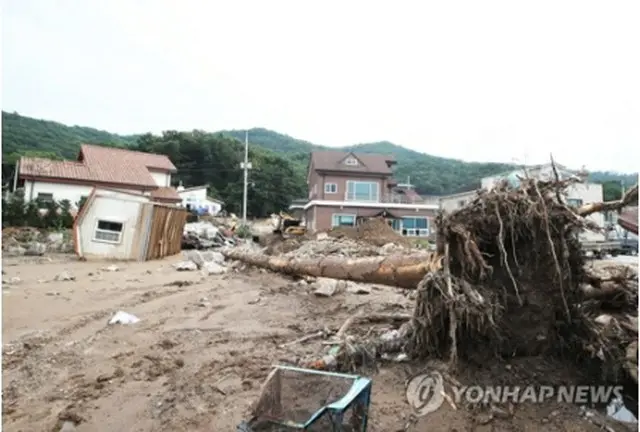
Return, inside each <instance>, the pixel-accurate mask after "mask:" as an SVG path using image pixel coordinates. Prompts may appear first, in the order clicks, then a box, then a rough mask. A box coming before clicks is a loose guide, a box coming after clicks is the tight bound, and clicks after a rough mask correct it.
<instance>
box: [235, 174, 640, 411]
mask: <svg viewBox="0 0 640 432" xmlns="http://www.w3.org/2000/svg"><path fill="white" fill-rule="evenodd" d="M578 181H579V180H578V179H575V178H572V179H567V180H556V181H548V182H541V181H534V180H531V179H522V181H521V182H520V184H519V185H517V187H513V186H511V185H509V184H507V183H504V184H502V185H500V186H498V187H496V188H495V189H493V190H491V191H488V192H482V193H480V194H479V195H478V197H477V198H476V199H475V200H474V201H473V202H472V203H470V204H469V205H468V206H466V207H464V208H462V209H460V210H458V211H456V212H454V213H452V214H449V215H440V216H439V217H438V219H437V220H436V225H437V232H438V241H437V249H438V250H437V254H423V255H420V256H419V255H417V254H412V255H409V256H402V255H392V256H387V257H384V256H383V257H365V258H356V257H352V256H348V255H347V254H345V253H344V249H341V248H336V249H335V252H334V253H335V255H330V256H326V257H324V258H321V257H318V256H317V255H313V254H312V253H309V254H308V255H303V254H301V253H300V250H301V249H302V250H303V251H304V249H303V248H307V250H314V251H315V249H313V248H314V247H317V246H306V244H305V245H303V246H301V248H299V249H298V250H297V251H295V252H291V253H290V254H288V255H284V256H280V257H269V256H266V255H264V254H262V255H261V254H259V253H255V252H247V251H244V252H243V251H238V250H228V251H225V252H224V253H225V254H226V256H228V257H230V258H234V259H239V260H241V261H244V262H247V263H249V264H252V265H257V266H260V267H263V268H268V269H271V270H274V271H279V272H282V273H287V274H297V275H311V276H316V277H330V278H335V279H346V280H353V281H360V282H373V283H381V284H387V285H395V286H400V287H406V288H414V289H415V288H417V295H416V304H415V309H414V314H413V317H412V319H411V320H409V321H408V322H407V323H406V324H405V325H403V327H402V328H401V329H400V330H399V331H398V332H397V334H396V335H395V337H394V338H391V340H368V341H364V342H362V343H350V344H342V345H341V346H343V347H345V348H342V349H341V348H339V347H338V348H337V351H336V350H335V349H334V351H336V352H332V353H331V357H332V358H333V359H334V360H335V361H333V362H327V361H323V362H321V363H322V364H324V365H325V366H327V365H329V364H334V365H335V367H338V368H341V369H345V368H349V367H351V366H353V364H354V363H357V362H356V361H355V360H356V359H359V361H360V362H361V361H362V358H363V357H367V356H369V357H371V356H372V357H374V358H375V357H380V356H381V355H382V354H383V353H388V352H393V351H394V350H395V351H396V352H399V351H404V352H406V353H407V354H408V355H409V356H410V357H413V358H445V359H447V360H449V365H450V366H453V367H455V365H456V364H458V362H459V361H464V362H470V363H473V364H476V365H487V364H491V362H492V361H493V359H495V357H496V356H497V357H502V358H513V357H535V356H543V357H547V358H558V359H570V360H571V361H572V364H573V365H574V366H577V368H576V369H578V370H580V371H581V372H582V373H583V375H585V376H586V377H587V378H588V379H589V380H590V381H591V382H597V383H603V380H604V381H605V383H612V384H616V385H618V384H620V383H623V384H624V385H625V386H626V387H627V392H626V394H628V395H633V397H634V398H636V397H637V396H636V395H637V349H638V347H637V345H638V342H637V341H638V330H637V316H638V311H637V305H638V282H637V272H635V271H633V270H629V269H627V270H620V269H611V268H610V269H608V270H607V272H605V271H603V270H599V272H597V271H594V270H593V269H589V268H588V267H587V266H586V263H585V261H584V258H583V255H582V251H581V245H580V243H579V240H578V234H579V233H580V232H581V231H583V230H585V229H595V228H596V227H595V226H594V225H593V223H592V222H590V221H589V220H588V219H587V218H586V216H588V215H589V214H592V213H594V212H598V211H604V210H615V209H619V208H622V207H624V206H626V205H629V204H630V202H631V201H633V199H634V198H633V197H634V194H635V200H637V187H636V188H632V189H631V190H630V191H629V192H628V193H627V194H626V195H625V197H624V198H623V199H622V200H620V201H619V202H613V203H592V204H587V205H585V206H583V207H581V208H579V209H574V208H571V207H569V206H567V205H566V204H564V202H563V199H562V196H563V194H564V189H566V188H567V187H568V186H570V185H571V184H573V183H576V182H578ZM365 232H367V231H365V230H361V231H359V232H358V231H356V233H358V235H359V236H360V238H363V237H364V236H365V234H364V233H365ZM316 243H320V242H316ZM307 244H308V243H307ZM330 250H331V249H330V248H327V249H325V250H324V251H323V252H325V253H326V252H329V251H330ZM345 257H348V258H352V259H345ZM346 347H348V348H346ZM334 348H336V347H334ZM319 367H324V366H319ZM629 388H634V389H635V390H629ZM632 406H637V403H633V402H632Z"/></svg>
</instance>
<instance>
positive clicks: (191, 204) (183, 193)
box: [176, 185, 224, 216]
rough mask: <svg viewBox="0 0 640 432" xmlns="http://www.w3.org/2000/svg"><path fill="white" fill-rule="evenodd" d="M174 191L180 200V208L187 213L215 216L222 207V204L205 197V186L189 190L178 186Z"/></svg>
mask: <svg viewBox="0 0 640 432" xmlns="http://www.w3.org/2000/svg"><path fill="white" fill-rule="evenodd" d="M176 190H177V192H178V195H179V196H180V199H181V200H182V202H181V206H182V207H184V208H186V209H187V210H189V211H193V210H195V211H200V212H202V213H208V214H210V215H212V216H215V215H217V214H218V213H220V210H222V206H223V205H224V202H222V201H220V200H217V199H215V198H211V197H210V196H208V195H207V186H206V185H204V186H194V187H190V188H184V187H183V186H182V185H180V186H178V187H177V188H176Z"/></svg>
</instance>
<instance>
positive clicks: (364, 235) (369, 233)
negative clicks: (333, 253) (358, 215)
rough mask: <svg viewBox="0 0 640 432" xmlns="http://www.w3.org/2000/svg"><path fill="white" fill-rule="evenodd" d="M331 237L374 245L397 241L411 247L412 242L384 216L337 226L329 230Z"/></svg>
mask: <svg viewBox="0 0 640 432" xmlns="http://www.w3.org/2000/svg"><path fill="white" fill-rule="evenodd" d="M327 234H329V235H330V236H331V237H336V238H349V239H353V240H358V241H361V242H366V243H369V244H372V245H374V246H383V245H385V244H387V243H396V244H399V245H402V246H406V247H409V246H410V245H411V243H410V242H409V240H407V239H406V238H405V237H403V236H401V235H400V234H398V233H397V232H395V231H394V230H393V228H391V227H390V226H389V224H387V222H386V221H385V220H384V219H382V218H377V217H374V218H370V219H367V220H366V221H364V222H363V223H361V224H360V225H357V226H355V227H336V228H333V229H332V230H330V231H328V232H327Z"/></svg>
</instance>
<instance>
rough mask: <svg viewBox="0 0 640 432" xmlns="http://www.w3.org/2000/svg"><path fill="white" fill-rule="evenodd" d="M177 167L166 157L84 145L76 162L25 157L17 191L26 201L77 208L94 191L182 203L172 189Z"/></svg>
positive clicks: (18, 169) (17, 179) (19, 162)
mask: <svg viewBox="0 0 640 432" xmlns="http://www.w3.org/2000/svg"><path fill="white" fill-rule="evenodd" d="M176 171H177V170H176V167H175V166H174V165H173V163H172V162H171V160H169V158H168V157H167V156H164V155H159V154H153V153H143V152H137V151H132V150H127V149H122V148H114V147H103V146H97V145H89V144H83V145H81V146H80V152H79V153H78V157H77V160H75V161H68V160H65V161H57V160H51V159H44V158H32V157H22V158H20V160H19V161H18V167H17V169H16V177H15V180H14V189H16V188H22V189H23V191H24V197H25V200H26V201H32V200H35V199H38V200H39V201H40V202H43V203H46V202H48V201H52V200H55V201H62V200H69V202H71V204H72V206H76V205H77V204H78V203H79V202H80V201H81V200H82V199H83V198H84V199H86V198H87V197H88V196H89V194H90V193H91V191H92V190H93V188H94V187H105V188H115V189H119V190H124V191H130V192H134V193H141V194H143V195H145V196H148V197H150V198H151V199H152V200H153V201H155V202H161V203H167V204H178V203H180V202H181V201H182V199H181V198H180V196H179V195H178V192H177V191H176V190H175V189H174V188H172V187H171V175H172V174H174V173H175V172H176Z"/></svg>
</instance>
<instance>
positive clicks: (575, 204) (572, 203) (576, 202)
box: [567, 198, 582, 207]
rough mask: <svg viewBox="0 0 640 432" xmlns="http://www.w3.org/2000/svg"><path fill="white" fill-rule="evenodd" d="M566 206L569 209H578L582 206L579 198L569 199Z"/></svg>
mask: <svg viewBox="0 0 640 432" xmlns="http://www.w3.org/2000/svg"><path fill="white" fill-rule="evenodd" d="M567 205H570V206H571V207H580V206H581V205H582V200H581V199H580V198H569V199H567Z"/></svg>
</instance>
